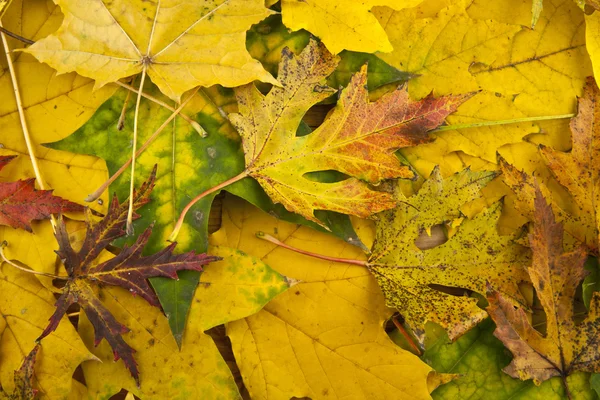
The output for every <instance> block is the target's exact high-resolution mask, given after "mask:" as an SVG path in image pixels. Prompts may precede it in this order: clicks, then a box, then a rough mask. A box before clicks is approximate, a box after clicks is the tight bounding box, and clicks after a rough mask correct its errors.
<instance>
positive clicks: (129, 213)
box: [126, 64, 148, 236]
mask: <svg viewBox="0 0 600 400" xmlns="http://www.w3.org/2000/svg"><path fill="white" fill-rule="evenodd" d="M147 68H148V67H147V65H146V64H144V68H143V69H142V79H141V80H140V90H139V92H138V94H137V100H136V102H135V113H134V117H133V146H132V147H133V149H132V151H131V178H130V180H129V209H128V210H127V228H126V231H127V236H132V235H133V191H134V181H135V157H136V155H137V154H136V153H137V133H138V116H139V113H140V102H141V100H142V91H143V90H144V81H145V80H146V70H147Z"/></svg>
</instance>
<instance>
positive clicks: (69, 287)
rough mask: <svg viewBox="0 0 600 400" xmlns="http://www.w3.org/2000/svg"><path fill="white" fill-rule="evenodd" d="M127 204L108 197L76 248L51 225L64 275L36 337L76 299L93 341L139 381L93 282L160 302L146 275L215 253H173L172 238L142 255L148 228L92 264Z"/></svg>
mask: <svg viewBox="0 0 600 400" xmlns="http://www.w3.org/2000/svg"><path fill="white" fill-rule="evenodd" d="M155 173H156V169H155V170H154V171H153V173H152V175H151V177H150V179H149V181H148V182H146V183H144V184H143V185H142V187H141V188H140V189H139V190H138V191H136V192H135V193H134V201H133V205H134V209H138V208H140V207H141V206H143V205H144V204H146V203H147V202H148V201H149V195H150V192H151V191H152V189H153V187H154V178H155ZM127 209H128V208H127V205H121V204H119V201H118V200H117V198H116V197H115V198H113V201H112V202H111V205H110V208H109V211H108V214H107V215H106V217H105V218H104V219H102V220H101V221H100V222H98V223H97V224H95V225H93V226H90V227H89V228H88V231H87V234H86V237H85V240H84V242H83V245H82V246H81V249H80V250H78V251H75V250H74V249H73V247H72V245H71V242H70V239H69V235H68V232H67V230H66V227H65V225H64V223H63V222H61V221H59V224H58V226H57V230H56V239H57V241H58V244H59V250H58V251H57V253H58V255H59V256H60V258H61V260H62V261H63V263H64V265H65V268H66V270H67V273H68V275H69V278H68V280H67V282H66V284H65V286H64V288H63V289H62V295H61V296H60V297H59V299H58V300H57V302H56V311H55V313H54V314H53V315H52V317H51V318H50V323H49V325H48V326H47V327H46V329H45V330H44V332H42V334H41V335H40V339H42V338H44V337H46V336H47V335H48V334H50V333H51V332H53V331H54V330H55V329H56V328H57V326H58V324H59V322H60V321H61V319H62V317H63V316H64V315H65V313H66V312H67V309H68V308H69V307H70V306H71V305H73V304H75V303H77V304H79V306H80V307H81V308H82V309H83V311H85V313H86V315H87V317H88V318H89V320H90V321H91V322H92V324H93V326H94V329H95V344H98V343H100V341H102V339H106V341H107V342H108V343H109V344H110V346H111V347H112V349H113V352H114V356H115V360H118V359H119V358H122V359H123V362H124V363H125V365H126V366H127V369H128V370H129V371H130V372H131V374H132V376H133V377H134V378H135V379H136V380H137V381H138V382H139V372H138V368H137V364H136V362H135V359H134V357H133V354H134V352H135V350H134V349H133V348H132V347H131V346H129V344H127V342H125V340H124V339H123V337H122V336H121V335H122V334H124V333H126V332H128V331H129V329H128V328H127V327H126V326H124V325H122V324H121V323H119V322H118V321H117V320H116V319H115V318H114V317H113V316H112V314H111V313H110V312H109V311H108V310H107V309H106V307H104V306H103V304H102V302H101V301H100V299H99V298H98V297H97V296H96V294H95V293H94V289H93V286H94V285H98V284H100V285H112V286H120V287H123V288H125V289H128V290H129V291H130V292H131V293H132V294H134V295H140V296H141V297H143V298H144V299H145V300H146V301H148V302H149V303H150V304H151V305H154V306H159V302H158V298H157V297H156V295H155V293H154V291H153V290H152V288H151V287H150V285H149V283H148V281H147V278H150V277H156V276H162V277H168V278H172V279H177V271H180V270H195V271H201V270H202V266H203V265H205V264H207V263H209V262H211V261H215V260H218V258H217V257H211V256H207V255H206V254H196V253H194V252H189V253H184V254H179V255H174V254H173V250H174V248H175V246H176V243H172V244H171V245H169V246H168V247H166V248H164V249H162V250H161V251H159V252H158V253H155V254H153V255H149V256H142V254H141V253H142V250H143V249H144V246H145V245H146V243H147V241H148V237H149V236H150V233H151V228H148V229H146V231H145V232H144V233H143V234H141V235H140V236H139V237H138V239H137V241H136V242H135V243H134V244H133V245H132V246H131V247H125V248H124V249H123V250H122V251H121V253H120V254H119V255H117V256H116V257H114V258H112V259H109V260H107V261H104V262H102V263H99V264H95V263H94V262H95V260H96V259H97V258H98V256H99V255H100V253H101V252H102V250H104V249H105V248H106V246H108V245H109V244H110V243H111V242H112V241H113V240H115V239H117V238H119V237H121V236H124V235H125V232H124V231H123V224H124V223H125V219H126V215H127Z"/></svg>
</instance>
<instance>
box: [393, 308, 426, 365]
mask: <svg viewBox="0 0 600 400" xmlns="http://www.w3.org/2000/svg"><path fill="white" fill-rule="evenodd" d="M392 322H393V323H394V325H395V326H396V328H397V329H398V332H400V333H401V334H402V336H404V339H406V341H407V342H408V344H409V345H410V347H412V349H413V350H414V351H415V352H416V353H417V355H418V356H419V357H420V356H422V355H423V352H422V351H421V349H420V348H419V346H417V344H416V343H415V342H414V340H413V338H412V337H411V336H410V335H409V334H408V332H406V329H404V326H402V324H401V323H400V321H398V319H396V317H393V318H392Z"/></svg>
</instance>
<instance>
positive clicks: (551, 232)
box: [488, 188, 600, 392]
mask: <svg viewBox="0 0 600 400" xmlns="http://www.w3.org/2000/svg"><path fill="white" fill-rule="evenodd" d="M563 233H564V231H563V227H562V225H561V224H560V223H558V222H556V221H555V219H554V214H553V212H552V208H551V207H550V205H548V203H547V202H546V199H545V198H544V197H543V195H542V192H541V191H540V190H539V188H537V189H536V197H535V213H534V224H533V231H532V233H530V235H529V244H530V246H531V249H532V252H533V260H532V263H531V265H530V266H528V268H527V272H528V273H529V276H530V277H531V281H532V283H533V286H534V288H535V290H536V293H537V296H538V299H539V301H540V304H541V305H542V307H543V309H544V312H545V314H546V334H545V335H542V334H541V333H539V332H538V331H537V330H535V328H534V327H533V326H532V325H531V322H530V321H529V319H528V316H527V314H526V312H525V311H524V310H523V309H521V308H517V309H515V307H514V306H513V304H511V302H510V301H507V299H506V298H505V297H504V296H503V295H502V294H500V293H498V292H497V291H495V290H490V292H489V293H488V301H489V302H490V305H489V307H488V312H489V313H490V315H491V317H492V318H493V319H494V321H495V322H496V325H497V328H496V330H495V331H494V335H495V336H496V337H497V338H498V339H500V340H501V341H502V342H503V343H504V345H505V346H506V347H507V348H508V349H509V350H510V351H511V352H512V353H513V356H514V358H513V360H512V362H511V363H510V365H509V366H508V367H506V368H504V372H506V373H507V374H509V375H510V376H512V377H515V378H520V379H522V380H527V379H533V380H534V382H535V383H537V384H539V383H540V382H543V381H545V380H548V379H550V378H552V377H555V376H558V377H561V378H562V379H563V381H565V382H566V378H567V376H568V375H570V374H572V373H574V372H576V371H585V372H599V371H600V360H599V359H598V356H597V345H596V342H597V337H598V336H597V332H598V326H599V325H600V319H599V318H598V312H599V307H600V301H599V300H600V295H599V294H598V293H595V294H594V295H593V297H592V300H591V304H590V309H589V313H588V315H587V317H586V318H585V319H584V320H583V321H582V322H580V323H578V324H576V323H575V321H574V312H573V301H574V297H575V292H576V290H577V286H578V285H579V283H580V282H581V281H582V280H583V278H584V277H585V275H586V271H585V269H584V262H585V260H586V257H587V252H586V249H585V247H584V246H579V247H576V248H575V249H574V250H571V251H568V252H565V251H564V250H563ZM566 390H567V392H568V388H566Z"/></svg>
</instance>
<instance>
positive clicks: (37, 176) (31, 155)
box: [0, 21, 56, 231]
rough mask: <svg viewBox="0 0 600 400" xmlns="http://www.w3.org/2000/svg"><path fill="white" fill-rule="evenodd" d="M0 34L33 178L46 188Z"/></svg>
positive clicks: (10, 64) (52, 222)
mask: <svg viewBox="0 0 600 400" xmlns="http://www.w3.org/2000/svg"><path fill="white" fill-rule="evenodd" d="M2 27H3V26H2V21H0V28H2ZM0 36H1V37H2V45H3V46H4V52H5V53H6V63H7V64H8V70H9V72H10V79H11V80H12V85H13V90H14V93H15V101H16V103H17V110H18V112H19V120H20V121H21V129H22V130H23V138H24V139H25V145H26V146H27V152H28V153H29V159H30V160H31V165H32V166H33V172H34V174H35V179H36V181H37V183H38V186H39V187H40V189H41V190H46V184H45V183H44V180H43V179H42V174H41V172H40V167H39V165H38V162H37V158H36V156H35V151H34V148H33V143H32V141H31V135H30V134H29V128H28V127H27V120H26V119H25V110H24V109H23V103H22V101H21V92H20V90H19V83H18V81H17V73H16V71H15V66H14V64H13V61H12V57H11V51H10V48H9V47H8V40H7V39H6V34H5V32H4V31H0ZM50 223H51V224H52V229H53V230H54V231H56V220H55V218H54V215H51V216H50Z"/></svg>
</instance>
